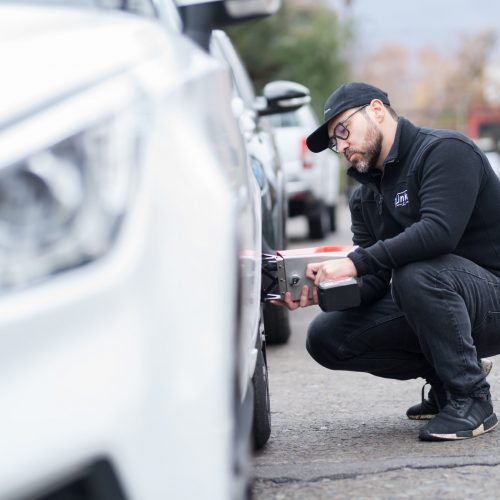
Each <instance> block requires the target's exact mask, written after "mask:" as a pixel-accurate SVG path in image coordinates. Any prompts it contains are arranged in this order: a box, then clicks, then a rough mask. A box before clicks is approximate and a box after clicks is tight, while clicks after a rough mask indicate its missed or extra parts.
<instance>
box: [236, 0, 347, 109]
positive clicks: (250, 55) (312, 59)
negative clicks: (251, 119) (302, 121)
mask: <svg viewBox="0 0 500 500" xmlns="http://www.w3.org/2000/svg"><path fill="white" fill-rule="evenodd" d="M228 33H229V35H230V36H231V38H232V40H233V42H234V44H235V46H236V48H237V50H238V52H239V53H240V56H241V57H242V59H243V61H244V62H245V64H246V66H247V68H248V71H249V73H250V76H251V78H252V80H253V81H254V83H255V85H256V87H257V88H258V89H259V91H260V90H261V89H262V88H263V86H264V85H265V84H266V83H268V82H270V81H272V80H293V81H296V82H299V83H302V84H303V85H305V86H307V87H308V88H309V89H310V90H311V97H312V102H313V107H314V108H315V110H316V111H317V112H318V114H319V116H320V117H321V116H322V115H323V104H324V102H325V100H326V98H327V97H328V96H329V95H330V94H331V92H332V91H333V90H334V89H335V88H337V87H338V86H339V85H341V84H342V83H344V82H346V81H347V80H348V77H349V68H348V63H347V61H346V56H345V52H346V48H347V45H348V42H349V40H350V38H351V32H350V29H349V28H348V27H347V26H345V25H343V24H341V23H340V21H339V20H338V16H337V14H336V12H335V11H334V10H332V9H331V8H329V7H327V6H326V5H325V4H324V3H323V2H322V1H320V0H318V1H316V2H307V1H299V0H294V1H292V0H288V1H287V2H284V5H283V6H282V8H281V9H280V11H279V12H278V13H277V14H275V15H274V16H272V17H269V18H266V19H263V20H258V21H254V22H252V23H247V24H245V25H242V26H237V27H234V28H231V29H229V30H228Z"/></svg>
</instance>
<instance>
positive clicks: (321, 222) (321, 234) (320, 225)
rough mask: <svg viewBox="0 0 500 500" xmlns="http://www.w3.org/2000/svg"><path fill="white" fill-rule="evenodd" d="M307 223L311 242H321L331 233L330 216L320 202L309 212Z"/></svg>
mask: <svg viewBox="0 0 500 500" xmlns="http://www.w3.org/2000/svg"><path fill="white" fill-rule="evenodd" d="M307 222H308V225H309V238H310V239H311V240H321V239H323V238H325V237H326V235H327V234H328V233H329V232H330V223H331V222H330V215H329V214H328V210H327V208H326V206H325V205H324V204H323V202H322V201H318V202H317V203H315V205H314V206H313V207H311V208H310V209H309V210H308V213H307Z"/></svg>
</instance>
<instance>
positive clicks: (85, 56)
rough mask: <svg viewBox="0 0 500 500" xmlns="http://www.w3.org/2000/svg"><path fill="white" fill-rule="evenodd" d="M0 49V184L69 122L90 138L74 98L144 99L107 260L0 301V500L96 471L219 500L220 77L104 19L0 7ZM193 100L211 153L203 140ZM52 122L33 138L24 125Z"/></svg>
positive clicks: (228, 298) (197, 59) (231, 286)
mask: <svg viewBox="0 0 500 500" xmlns="http://www.w3.org/2000/svg"><path fill="white" fill-rule="evenodd" d="M0 33H1V35H0V44H1V45H2V48H3V49H4V50H0V61H1V62H2V68H3V77H2V79H1V80H0V90H1V91H2V95H3V96H4V98H5V102H4V105H3V106H2V108H1V109H0V123H1V124H2V128H1V129H0V144H2V143H4V144H10V147H9V148H8V151H7V150H5V149H3V150H2V152H1V153H0V155H1V156H0V163H1V164H0V169H1V168H2V167H3V166H4V165H6V164H7V163H8V162H9V161H10V160H11V159H13V158H15V157H16V155H17V156H19V157H20V155H22V154H23V153H25V154H27V153H28V152H31V150H33V151H34V150H36V149H37V148H41V147H44V146H46V145H48V144H49V143H50V141H51V140H55V138H57V137H58V136H60V137H63V135H64V134H70V133H71V132H72V130H71V126H69V125H68V128H66V129H65V128H64V127H63V126H62V125H63V124H67V123H69V122H70V121H71V120H70V119H71V118H74V116H75V115H78V120H75V122H74V123H75V127H76V126H77V125H78V126H84V125H85V124H86V123H87V124H90V123H92V120H93V118H92V108H91V107H87V106H84V105H82V103H79V102H78V101H79V96H80V95H81V97H82V102H83V103H85V102H86V101H85V99H84V94H85V91H86V90H85V89H86V88H87V87H88V88H100V87H101V86H105V85H107V83H106V82H107V81H108V80H122V79H123V88H127V92H128V93H129V94H130V95H131V96H133V95H136V97H138V98H139V99H140V100H141V101H142V100H146V101H147V103H148V119H150V121H149V124H148V129H147V144H146V148H145V156H144V159H143V162H142V163H141V165H140V169H139V177H138V182H137V184H136V186H135V187H136V189H135V195H134V198H133V203H131V205H130V206H129V207H128V214H127V216H126V217H125V219H124V222H123V224H122V227H121V230H120V233H119V235H118V236H117V239H116V241H115V242H114V245H113V247H112V248H111V249H110V251H109V252H108V253H107V255H106V256H104V257H103V258H101V259H99V260H97V261H95V262H93V263H90V264H87V265H85V266H82V267H79V268H76V269H72V270H69V271H66V272H63V273H61V274H58V275H56V276H51V277H49V278H48V279H47V280H46V281H44V282H43V283H39V284H37V285H34V286H29V287H26V288H25V289H21V290H17V291H12V292H9V291H6V292H4V293H3V294H2V295H1V296H0V364H1V366H2V377H0V399H1V401H2V411H1V412H0V442H1V443H2V454H1V456H0V498H2V499H9V498H14V497H20V496H23V495H28V494H35V493H36V491H38V489H39V488H50V487H51V486H52V485H54V484H56V483H58V482H60V481H64V480H65V479H66V478H67V477H69V476H70V475H71V474H72V473H73V472H74V471H77V470H79V469H80V468H81V467H83V466H85V465H86V464H88V463H89V462H91V461H92V460H94V459H96V458H99V457H106V458H108V459H109V460H110V461H111V463H112V465H113V467H114V468H115V470H116V473H117V475H118V478H119V480H120V481H121V484H122V486H123V488H124V490H125V493H126V496H127V498H130V499H132V500H133V499H137V500H157V499H158V498H178V499H182V498H186V499H191V498H206V499H217V500H219V499H230V498H232V492H231V475H232V469H231V468H232V463H231V460H232V457H231V440H232V432H233V421H232V418H233V407H232V391H233V387H232V379H231V376H230V374H231V373H232V371H233V370H234V368H233V365H234V362H235V359H234V352H233V351H232V349H231V346H232V345H233V343H234V320H235V315H236V310H235V309H236V304H235V301H234V300H232V299H233V298H234V297H235V296H236V286H237V283H236V276H235V273H233V272H231V270H232V269H236V265H237V264H236V255H235V248H236V229H235V217H234V197H233V194H232V191H231V189H230V186H229V182H228V178H227V175H225V173H224V171H223V169H222V168H221V164H225V165H226V170H227V171H229V170H231V168H234V164H235V163H237V162H238V155H240V156H241V155H242V154H243V152H242V151H241V150H239V149H238V142H237V141H234V140H231V135H232V134H233V132H232V128H231V127H230V125H232V124H233V122H232V121H231V119H232V117H231V110H230V108H229V104H228V103H227V105H225V106H224V104H223V102H224V99H223V97H224V96H225V95H226V96H227V95H229V92H230V90H229V82H228V81H227V76H226V74H225V72H223V71H222V70H221V69H220V68H219V66H218V65H217V64H216V63H215V62H214V61H213V60H212V59H210V58H209V57H207V56H206V55H205V54H203V53H202V52H201V51H198V50H197V49H194V47H193V46H192V45H191V44H190V43H189V42H187V41H186V40H185V39H184V38H183V37H182V36H180V35H179V34H175V33H167V32H166V31H165V30H164V29H160V27H158V26H155V25H154V23H151V22H146V21H142V20H140V19H138V18H133V17H132V16H127V15H121V14H117V13H113V14H104V13H102V12H98V13H97V12H94V11H92V10H89V11H86V12H83V11H82V12H80V11H78V10H71V9H68V10H65V9H54V10H50V9H46V8H28V7H24V6H10V7H7V6H1V7H0ZM21 34H22V36H21ZM7 49H8V50H7ZM120 88H121V87H120ZM125 93H126V92H125ZM135 93H136V94H135ZM206 96H211V97H210V99H212V101H213V106H214V108H217V109H218V110H219V113H220V115H221V116H222V117H221V119H220V121H219V122H217V124H215V125H214V124H212V125H213V127H212V133H213V134H215V135H216V136H217V137H218V139H225V141H221V142H218V143H214V142H213V141H211V140H209V139H207V136H206V135H205V130H206V128H205V127H206V124H207V123H208V121H210V120H211V115H210V113H205V112H204V114H201V115H200V113H201V112H200V111H199V109H198V103H199V102H200V100H203V99H206ZM217 96H220V97H217ZM122 97H123V98H124V99H126V98H127V97H126V95H124V96H122ZM187 97H188V98H187ZM117 99H118V98H117ZM73 100H74V101H73ZM117 102H118V100H117ZM73 104H74V105H73ZM89 104H90V101H89ZM104 104H105V102H104V101H103V105H104ZM112 107H113V102H111V103H110V109H112ZM56 108H57V109H56ZM226 108H227V109H226ZM117 111H119V110H117ZM103 112H104V111H103ZM56 117H57V120H55V118H56ZM49 118H51V121H50V123H52V124H53V127H54V128H52V127H47V128H46V129H45V133H39V135H38V136H36V137H33V135H32V132H33V130H34V129H33V128H32V125H31V124H32V120H33V121H36V120H42V121H43V120H44V119H47V120H48V119H49ZM224 121H225V122H226V123H225V124H226V125H227V127H225V126H222V125H221V123H223V122H224ZM47 123H49V122H47ZM173 124H175V126H173ZM58 128H59V129H60V130H58ZM37 130H40V129H39V128H38V129H37ZM13 138H15V139H16V141H17V142H10V141H11V140H13ZM228 142H229V143H231V147H225V146H224V144H227V143H228ZM23 143H24V144H25V146H26V148H27V149H26V150H24V151H23V149H22V146H23ZM193 144H196V147H192V146H193ZM28 150H30V151H28ZM9 155H10V158H9ZM235 155H236V159H235ZM0 182H1V176H0ZM200 206H205V207H209V209H207V210H203V211H201V212H200ZM254 215H255V216H257V214H254ZM258 257H259V258H260V246H259V253H258ZM258 260H259V259H256V260H255V263H254V265H259V273H257V274H258V276H259V278H260V261H259V262H258V264H257V261H258ZM253 287H254V288H257V284H256V283H253ZM259 288H260V282H259ZM247 359H249V357H248V354H247ZM249 364H251V361H249ZM248 369H249V370H250V367H249V368H248Z"/></svg>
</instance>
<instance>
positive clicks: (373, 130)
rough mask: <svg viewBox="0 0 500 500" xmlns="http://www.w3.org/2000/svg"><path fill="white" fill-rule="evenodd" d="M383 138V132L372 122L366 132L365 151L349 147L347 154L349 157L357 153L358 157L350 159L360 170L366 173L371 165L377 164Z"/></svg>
mask: <svg viewBox="0 0 500 500" xmlns="http://www.w3.org/2000/svg"><path fill="white" fill-rule="evenodd" d="M370 122H371V120H370ZM383 138H384V137H383V135H382V132H381V131H380V130H379V129H378V128H377V127H376V126H375V124H374V123H373V122H371V123H370V126H369V128H368V130H367V131H366V134H365V143H366V147H365V151H360V150H358V149H350V148H349V149H347V151H346V153H347V154H346V156H347V157H348V158H349V157H352V156H354V154H356V155H357V158H353V159H352V160H348V161H349V162H350V163H351V165H352V166H353V167H354V168H355V169H356V170H357V171H358V172H360V173H361V174H364V173H365V172H368V170H370V167H374V166H375V165H376V164H377V161H378V159H379V157H380V152H381V151H382V140H383Z"/></svg>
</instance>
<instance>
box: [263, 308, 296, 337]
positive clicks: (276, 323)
mask: <svg viewBox="0 0 500 500" xmlns="http://www.w3.org/2000/svg"><path fill="white" fill-rule="evenodd" d="M289 313H290V311H289V310H288V309H287V308H286V307H283V306H275V305H273V304H270V303H269V302H267V303H266V304H264V333H265V334H266V343H267V344H286V343H287V342H288V339H289V338H290V333H291V329H290V314H289Z"/></svg>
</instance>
